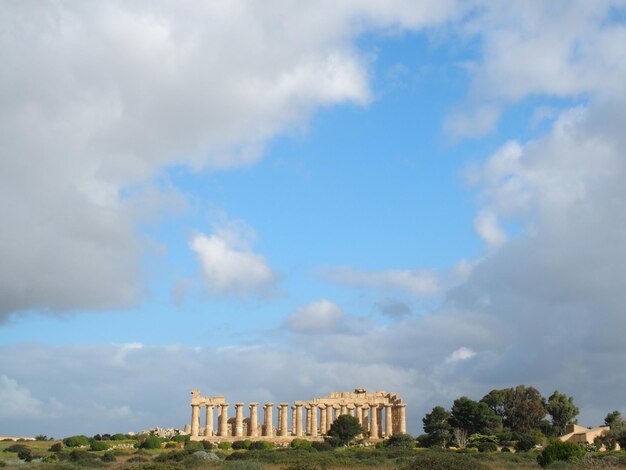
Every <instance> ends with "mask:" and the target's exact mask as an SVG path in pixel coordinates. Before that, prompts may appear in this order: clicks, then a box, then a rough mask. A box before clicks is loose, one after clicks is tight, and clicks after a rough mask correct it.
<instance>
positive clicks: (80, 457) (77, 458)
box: [69, 449, 98, 464]
mask: <svg viewBox="0 0 626 470" xmlns="http://www.w3.org/2000/svg"><path fill="white" fill-rule="evenodd" d="M69 458H70V460H71V461H72V462H77V463H81V464H89V463H92V462H95V461H97V460H98V457H97V456H96V454H92V453H91V452H89V451H86V450H79V449H74V450H73V451H72V452H70V455H69Z"/></svg>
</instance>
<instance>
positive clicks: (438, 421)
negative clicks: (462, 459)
mask: <svg viewBox="0 0 626 470" xmlns="http://www.w3.org/2000/svg"><path fill="white" fill-rule="evenodd" d="M449 421H450V412H448V411H447V410H446V409H445V408H444V407H443V406H435V407H434V408H433V410H432V411H431V412H430V413H426V415H425V416H424V418H422V423H423V424H424V432H425V433H426V434H427V435H428V440H427V442H426V443H425V444H426V445H427V446H429V447H430V446H441V447H445V446H446V444H448V443H449V442H450V440H451V439H452V433H451V432H452V427H451V426H450V422H449Z"/></svg>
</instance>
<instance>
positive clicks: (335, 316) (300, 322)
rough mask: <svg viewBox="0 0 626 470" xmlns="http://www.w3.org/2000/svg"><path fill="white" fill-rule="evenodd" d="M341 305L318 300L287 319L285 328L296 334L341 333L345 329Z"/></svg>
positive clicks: (298, 309)
mask: <svg viewBox="0 0 626 470" xmlns="http://www.w3.org/2000/svg"><path fill="white" fill-rule="evenodd" d="M343 320H344V314H343V311H342V310H341V307H339V305H337V304H335V303H333V302H331V301H329V300H326V299H322V300H317V301H315V302H311V303H310V304H308V305H305V306H304V307H299V308H297V309H296V310H295V311H293V312H292V313H291V314H289V315H288V316H287V317H286V318H285V326H286V327H287V328H288V329H289V330H291V331H293V332H294V333H310V334H316V333H339V332H341V331H343V330H344V329H345V325H344V324H343Z"/></svg>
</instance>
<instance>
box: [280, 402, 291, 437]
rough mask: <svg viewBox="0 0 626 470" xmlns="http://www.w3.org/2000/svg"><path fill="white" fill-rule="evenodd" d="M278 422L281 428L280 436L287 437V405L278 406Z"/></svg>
mask: <svg viewBox="0 0 626 470" xmlns="http://www.w3.org/2000/svg"><path fill="white" fill-rule="evenodd" d="M280 416H281V418H280V421H281V423H282V426H281V428H280V435H281V436H282V437H286V436H288V435H289V403H281V404H280Z"/></svg>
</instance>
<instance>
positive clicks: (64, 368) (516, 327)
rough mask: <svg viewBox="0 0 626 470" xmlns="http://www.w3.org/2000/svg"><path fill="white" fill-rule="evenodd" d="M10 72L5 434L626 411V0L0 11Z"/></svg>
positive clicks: (164, 4) (2, 349) (1, 233)
mask: <svg viewBox="0 0 626 470" xmlns="http://www.w3.org/2000/svg"><path fill="white" fill-rule="evenodd" d="M0 63H1V64H2V66H1V67H0V142H2V145H1V146H0V221H1V222H0V260H1V261H0V435H35V434H40V433H41V434H46V435H48V436H55V437H63V436H68V435H73V434H87V435H93V434H96V433H106V432H109V433H114V432H129V431H135V432H136V431H139V430H142V429H147V428H151V427H155V426H161V427H177V428H182V427H184V425H185V424H186V423H188V422H189V420H190V407H189V402H190V391H191V390H192V389H200V391H201V393H202V394H203V395H209V396H210V395H221V394H223V395H225V396H226V398H227V400H228V401H230V402H232V403H235V402H238V401H243V402H275V403H278V402H293V401H295V400H305V399H310V398H313V397H317V396H323V395H326V394H328V393H329V392H331V391H351V390H354V389H355V388H361V387H362V388H366V389H367V390H372V391H374V390H387V391H394V392H397V393H399V394H400V395H401V396H402V397H403V398H404V400H405V401H406V402H407V403H408V407H407V428H408V431H409V432H410V433H413V434H419V433H421V418H422V417H423V416H424V414H425V413H427V412H429V411H430V410H431V409H432V407H433V406H436V405H442V406H445V407H449V406H450V405H451V403H452V401H453V400H454V399H456V398H458V397H460V396H463V395H465V396H468V397H470V398H473V399H480V398H481V397H482V396H484V395H485V394H487V393H488V392H489V391H490V390H492V389H494V388H505V387H511V386H516V385H519V384H526V385H532V386H534V387H536V388H538V389H539V390H540V391H541V392H542V393H543V394H544V395H545V396H548V395H550V394H551V393H552V392H553V391H554V390H559V391H561V392H564V393H566V394H568V395H571V396H573V397H574V401H575V403H576V404H577V405H578V406H579V408H580V409H581V414H580V416H579V422H580V423H581V424H584V425H588V426H592V425H599V424H601V423H602V421H603V419H604V416H605V415H606V414H607V413H608V412H610V411H612V410H620V411H621V412H622V413H626V401H625V400H626V398H625V395H624V393H623V392H624V390H625V389H626V372H625V371H624V368H623V367H621V366H622V365H623V364H624V362H625V361H626V341H624V339H623V338H624V331H626V313H625V310H624V305H626V289H625V288H624V287H625V279H626V205H625V204H624V201H626V185H624V183H623V181H624V180H625V179H626V134H624V128H625V125H626V2H625V1H617V0H615V1H609V0H606V1H605V0H597V1H594V2H589V1H587V0H567V1H565V0H554V1H551V2H545V1H541V0H517V1H515V0H513V1H510V2H506V3H503V2H498V1H489V0H468V1H457V0H423V1H408V0H406V1H405V0H386V1H382V0H365V1H363V0H341V1H332V2H331V1H324V0H322V1H318V2H306V1H293V2H286V1H264V2H254V1H252V0H250V1H245V0H232V1H228V2H219V1H200V0H182V1H176V2H173V1H165V0H154V1H140V0H137V1H130V2H128V1H121V0H108V1H107V2H84V1H78V0H76V1H67V2H58V1H53V0H49V1H34V0H33V1H30V0H21V1H6V2H2V4H1V5H0Z"/></svg>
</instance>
